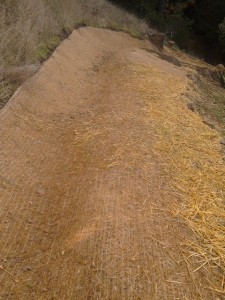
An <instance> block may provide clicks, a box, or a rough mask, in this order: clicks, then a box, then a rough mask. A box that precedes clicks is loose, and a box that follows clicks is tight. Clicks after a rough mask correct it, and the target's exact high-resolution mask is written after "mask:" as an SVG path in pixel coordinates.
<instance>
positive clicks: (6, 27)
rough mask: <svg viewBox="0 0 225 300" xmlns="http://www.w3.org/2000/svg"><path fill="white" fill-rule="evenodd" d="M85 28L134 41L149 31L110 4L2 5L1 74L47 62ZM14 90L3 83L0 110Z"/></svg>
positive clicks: (67, 0) (14, 1) (46, 0)
mask: <svg viewBox="0 0 225 300" xmlns="http://www.w3.org/2000/svg"><path fill="white" fill-rule="evenodd" d="M82 25H89V26H94V27H101V28H109V29H112V30H117V31H124V32H127V33H129V34H131V35H132V36H135V37H142V36H143V35H144V34H145V33H146V32H147V30H148V26H147V25H146V23H145V22H144V21H142V20H139V19H138V18H136V17H135V16H133V15H131V14H129V13H127V12H125V11H123V10H121V9H120V8H118V7H116V6H114V5H112V4H111V3H109V2H108V1H107V0H61V1H60V0H39V1H35V0H8V1H0V74H2V73H4V72H5V68H8V67H9V66H21V65H30V64H36V63H38V62H42V61H44V60H46V59H47V58H48V57H49V55H50V54H51V53H52V51H53V50H54V49H55V47H56V46H57V45H58V44H59V43H60V42H61V40H62V39H63V38H64V37H65V34H66V35H67V34H69V33H70V32H72V30H73V29H74V28H76V27H79V26H82ZM15 89H16V87H15V86H14V85H12V84H11V82H10V81H8V82H5V83H2V85H1V89H0V108H1V107H2V106H3V105H4V104H5V102H6V101H7V100H8V99H9V98H10V97H11V96H12V94H13V92H14V91H15ZM6 95H8V96H6ZM6 99H7V100H6Z"/></svg>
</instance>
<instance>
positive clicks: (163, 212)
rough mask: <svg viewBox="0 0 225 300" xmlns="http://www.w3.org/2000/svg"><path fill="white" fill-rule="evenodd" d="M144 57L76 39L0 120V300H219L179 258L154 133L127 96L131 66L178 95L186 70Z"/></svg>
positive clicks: (95, 39)
mask: <svg viewBox="0 0 225 300" xmlns="http://www.w3.org/2000/svg"><path fill="white" fill-rule="evenodd" d="M144 49H147V50H148V51H147V50H144ZM154 51H157V49H156V48H155V47H154V46H153V45H152V44H151V43H150V42H148V41H139V40H136V39H134V38H131V37H130V36H128V35H126V34H124V33H117V32H112V31H109V30H102V29H93V28H81V29H79V30H76V31H74V32H73V34H72V35H71V36H70V37H69V39H67V40H65V41H64V42H63V43H62V44H61V45H60V46H59V47H58V48H57V50H56V51H55V52H54V54H53V55H52V57H51V58H50V59H49V60H48V61H47V62H46V63H45V64H44V65H43V66H42V67H41V69H40V70H39V72H38V73H37V74H36V75H35V76H34V77H33V78H31V79H30V80H28V81H26V83H25V84H24V85H23V86H22V87H21V88H20V89H19V90H18V92H17V93H16V94H15V95H14V97H13V98H12V99H11V100H10V101H9V103H8V104H7V105H6V106H5V107H4V109H3V110H1V112H0V140H1V143H0V212H1V219H0V249H1V254H0V255H1V256H0V299H2V300H5V299H27V300H28V299H32V300H33V299H38V300H40V299H60V300H61V299H71V300H72V299H79V300H80V299H165V300H166V299H167V300H169V299H190V300H193V299H219V298H217V297H216V296H215V295H214V294H213V292H212V291H211V292H210V291H209V290H208V289H207V283H206V281H205V277H204V272H203V271H202V272H196V273H195V274H194V276H193V274H191V272H190V268H189V266H188V264H187V260H186V259H185V258H184V254H183V249H182V243H183V241H184V240H185V239H186V238H188V239H192V238H193V239H194V237H193V236H192V234H191V233H190V232H189V230H188V229H187V228H186V226H185V224H184V223H183V221H182V220H180V219H179V218H177V217H176V216H174V215H173V214H172V212H171V209H170V208H171V204H175V203H176V202H177V197H175V195H173V194H169V193H168V190H167V185H168V178H167V177H166V176H165V173H164V171H163V165H162V161H161V160H160V159H159V157H158V156H157V155H156V154H155V152H154V147H153V146H154V144H155V143H157V134H158V133H157V130H156V125H155V124H154V122H153V120H151V117H150V116H149V114H146V112H145V105H146V103H145V100H144V99H143V98H142V97H141V95H140V93H139V92H138V91H137V90H136V88H135V86H133V87H132V88H131V87H129V84H128V83H129V78H130V76H131V75H132V67H135V66H140V65H141V66H145V67H147V68H150V69H152V70H160V72H164V73H166V74H169V75H171V76H173V77H174V78H177V80H179V81H183V83H184V89H185V86H186V82H187V74H186V71H185V69H184V68H181V67H179V66H176V65H174V64H173V62H172V63H170V62H168V61H166V60H162V59H161V58H160V55H156V54H155V53H154ZM137 80H138V79H137ZM166 86H167V82H166V81H163V80H162V81H161V82H160V84H159V85H158V86H157V87H156V88H155V89H154V93H155V97H160V95H161V93H162V92H163V91H164V90H165V87H166ZM166 91H167V93H168V97H170V96H171V97H174V95H170V94H169V90H168V89H167V90H166ZM181 94H182V91H178V92H177V95H175V96H176V97H177V98H178V99H179V98H181V97H182V95H181ZM162 105H163V103H162ZM192 267H193V270H194V269H195V261H194V260H193V266H192ZM196 268H197V265H196Z"/></svg>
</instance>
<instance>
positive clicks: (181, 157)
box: [130, 66, 225, 295]
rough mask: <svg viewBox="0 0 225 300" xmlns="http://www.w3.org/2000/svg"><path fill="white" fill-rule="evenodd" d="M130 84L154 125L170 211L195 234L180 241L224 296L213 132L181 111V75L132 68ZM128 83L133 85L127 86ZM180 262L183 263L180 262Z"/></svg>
mask: <svg viewBox="0 0 225 300" xmlns="http://www.w3.org/2000/svg"><path fill="white" fill-rule="evenodd" d="M131 68H132V75H131V77H132V78H131V81H130V82H131V83H130V85H131V86H132V84H133V85H135V86H136V87H137V85H138V86H139V92H140V93H141V97H142V98H143V99H144V100H145V102H146V113H147V120H146V122H148V121H149V119H151V122H154V124H155V126H154V128H155V132H154V134H155V136H156V137H157V141H158V142H157V144H156V145H155V154H156V155H157V156H158V157H159V159H160V161H162V162H163V164H164V166H165V171H166V172H167V175H169V176H168V177H169V178H170V182H171V185H170V188H169V193H176V194H177V195H179V198H178V200H177V201H178V204H177V206H176V208H175V210H176V215H177V216H180V217H182V218H183V219H184V220H185V221H186V223H187V224H188V226H189V227H190V228H191V230H192V231H193V232H194V234H195V236H196V241H194V242H193V241H189V242H187V243H186V246H188V247H187V248H186V253H185V256H186V257H188V256H189V255H190V254H191V255H192V257H194V258H195V259H196V260H197V261H198V262H199V267H198V268H195V269H193V270H190V272H191V273H193V271H194V273H195V274H196V273H197V272H198V271H200V270H202V268H204V270H206V271H207V274H208V275H207V280H208V281H209V285H210V287H211V289H213V290H214V291H216V292H218V293H220V294H223V295H224V294H225V289H224V274H225V205H224V204H225V201H224V199H225V165H224V162H223V159H222V155H221V152H220V143H219V140H220V137H219V134H218V133H217V132H216V131H214V130H212V129H210V128H209V127H208V126H207V125H205V124H204V123H203V122H202V119H201V118H200V116H198V115H197V114H195V113H193V112H192V111H190V110H189V109H188V108H187V105H186V103H185V101H184V100H183V99H182V97H181V94H182V93H184V91H185V89H186V87H187V83H186V82H185V80H184V77H181V76H180V77H179V76H178V75H177V76H176V75H170V74H166V73H163V72H162V71H159V70H156V69H151V68H147V67H143V66H138V67H134V66H132V67H131ZM132 81H133V83H132ZM185 261H188V260H187V258H185Z"/></svg>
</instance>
